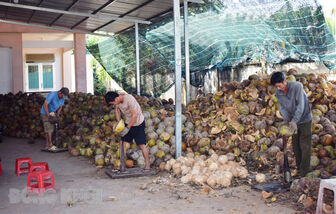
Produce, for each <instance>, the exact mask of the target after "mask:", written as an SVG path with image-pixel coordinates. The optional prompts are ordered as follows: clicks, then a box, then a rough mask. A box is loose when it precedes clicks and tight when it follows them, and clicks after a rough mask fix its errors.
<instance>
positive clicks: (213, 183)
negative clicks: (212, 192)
mask: <svg viewBox="0 0 336 214" xmlns="http://www.w3.org/2000/svg"><path fill="white" fill-rule="evenodd" d="M206 182H207V184H208V185H209V186H211V187H215V186H216V184H217V181H216V177H215V176H210V177H209V178H208V179H207V181H206Z"/></svg>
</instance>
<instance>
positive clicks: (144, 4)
mask: <svg viewBox="0 0 336 214" xmlns="http://www.w3.org/2000/svg"><path fill="white" fill-rule="evenodd" d="M153 1H154V0H148V1H146V2H144V3H142V4H140V5H139V6H137V7H135V8H133V9H132V10H130V11H128V12H127V13H124V14H122V15H120V16H119V17H120V18H122V17H124V16H126V15H128V14H130V13H133V12H134V11H136V10H138V9H139V8H142V7H144V6H146V5H147V4H149V3H151V2H153ZM114 21H115V20H112V21H109V22H107V23H106V24H103V25H102V26H100V27H98V28H96V29H94V30H93V31H92V32H95V31H97V30H99V29H102V28H103V27H105V26H107V25H109V24H111V23H113V22H114Z"/></svg>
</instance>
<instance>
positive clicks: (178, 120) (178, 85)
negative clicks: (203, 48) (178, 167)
mask: <svg viewBox="0 0 336 214" xmlns="http://www.w3.org/2000/svg"><path fill="white" fill-rule="evenodd" d="M173 2H174V35H175V158H178V157H180V156H181V153H182V147H181V145H182V113H181V112H182V104H181V100H182V96H181V94H182V81H181V79H182V78H181V32H180V1H179V0H173Z"/></svg>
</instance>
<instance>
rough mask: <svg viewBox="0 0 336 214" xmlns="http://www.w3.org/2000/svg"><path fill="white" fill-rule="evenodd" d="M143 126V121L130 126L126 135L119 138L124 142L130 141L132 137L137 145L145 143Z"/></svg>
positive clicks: (144, 124) (144, 125)
mask: <svg viewBox="0 0 336 214" xmlns="http://www.w3.org/2000/svg"><path fill="white" fill-rule="evenodd" d="M125 126H127V124H125ZM145 127H146V123H145V121H143V122H142V123H141V124H140V125H138V126H132V127H131V128H130V130H129V132H128V133H127V135H125V136H124V137H121V140H122V141H124V142H128V143H132V142H133V139H134V140H135V142H136V144H137V145H141V144H146V133H145Z"/></svg>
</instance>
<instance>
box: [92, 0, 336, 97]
mask: <svg viewBox="0 0 336 214" xmlns="http://www.w3.org/2000/svg"><path fill="white" fill-rule="evenodd" d="M172 17H173V14H172V13H171V14H168V15H166V16H165V17H161V18H160V19H158V20H156V21H154V22H153V24H151V25H140V30H139V34H140V35H139V37H140V71H141V80H140V85H141V94H142V95H151V96H155V97H157V96H160V95H161V94H162V93H164V92H166V91H167V90H168V89H169V88H170V87H171V86H172V85H173V84H174V63H175V62H174V22H173V19H172ZM182 18H183V17H182ZM181 23H183V21H182V22H181ZM181 32H182V35H183V25H182V26H181ZM183 43H184V41H182V55H184V53H183V52H184V46H183V45H184V44H183ZM189 44H190V72H191V84H192V85H194V86H198V85H202V84H204V75H205V74H206V73H207V72H209V71H211V70H213V69H216V70H217V71H218V72H219V73H220V74H222V75H224V76H225V74H226V73H227V72H228V71H229V69H231V68H234V67H237V66H242V65H244V64H247V63H260V62H261V61H265V62H266V63H267V64H268V65H269V66H271V67H272V66H273V65H276V64H279V63H284V62H323V63H324V64H325V65H326V66H327V67H328V68H329V69H334V68H335V63H336V59H335V58H336V54H335V39H334V37H333V35H332V33H331V32H330V30H329V28H328V26H327V25H326V23H325V19H324V16H323V12H322V8H321V6H320V5H319V3H318V2H316V1H314V0H292V1H283V0H229V1H226V0H217V1H215V0H213V1H206V3H205V4H203V5H196V4H191V5H190V8H189ZM88 50H89V51H90V52H91V54H92V55H93V56H94V57H95V58H96V59H97V60H98V62H99V63H100V64H101V65H102V66H103V67H104V68H105V70H106V71H107V72H108V73H109V74H110V75H111V77H112V78H113V79H114V80H115V81H116V82H117V83H118V84H120V86H121V87H123V88H124V89H125V90H126V91H127V92H129V93H135V92H136V86H135V77H136V76H135V75H136V72H135V71H136V61H135V36H134V29H130V30H128V31H125V32H122V33H120V34H118V35H116V36H115V37H114V38H109V39H106V40H104V41H102V42H99V43H97V44H94V45H91V46H88ZM182 66H183V67H184V65H183V59H182ZM182 73H183V77H184V76H185V72H184V71H183V72H182Z"/></svg>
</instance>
